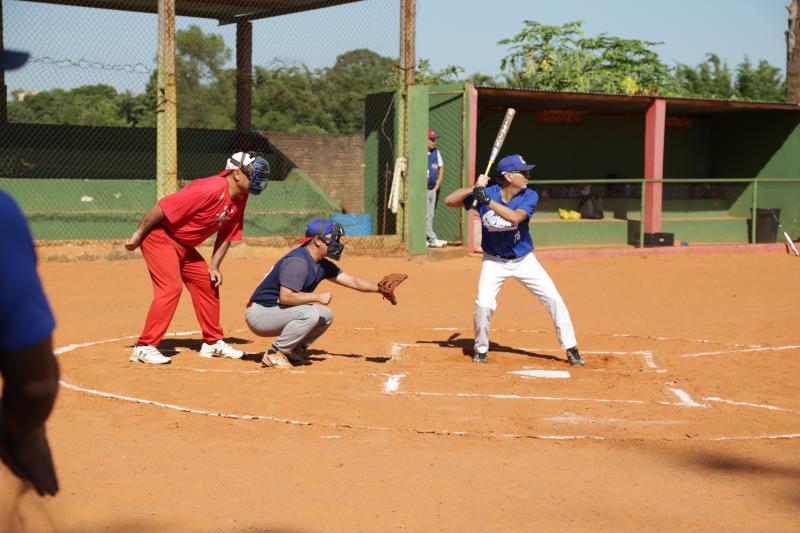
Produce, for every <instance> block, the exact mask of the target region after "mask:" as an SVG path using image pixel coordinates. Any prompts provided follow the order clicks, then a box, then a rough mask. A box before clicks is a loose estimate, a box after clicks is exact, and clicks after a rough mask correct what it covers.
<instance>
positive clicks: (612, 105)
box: [476, 87, 800, 116]
mask: <svg viewBox="0 0 800 533" xmlns="http://www.w3.org/2000/svg"><path fill="white" fill-rule="evenodd" d="M476 89H477V91H478V98H479V102H480V107H481V108H484V109H485V108H493V107H497V108H498V109H503V110H505V109H506V108H507V107H514V108H515V109H516V110H517V111H520V110H526V111H545V110H551V109H564V110H572V111H584V112H601V113H602V112H605V113H612V114H616V113H619V114H631V115H639V114H644V113H645V112H647V108H648V107H649V106H650V104H651V103H652V102H653V100H654V98H656V97H652V96H641V95H634V96H629V95H624V94H601V93H577V92H553V91H538V90H533V89H507V88H502V87H476ZM657 98H659V99H662V100H666V102H667V114H668V115H683V116H686V115H708V114H710V113H724V112H730V111H764V110H775V111H794V112H800V105H798V104H791V103H786V102H760V101H745V100H713V99H707V98H676V97H670V96H661V95H658V96H657Z"/></svg>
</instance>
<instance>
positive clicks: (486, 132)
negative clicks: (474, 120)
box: [476, 99, 644, 179]
mask: <svg viewBox="0 0 800 533" xmlns="http://www.w3.org/2000/svg"><path fill="white" fill-rule="evenodd" d="M479 101H480V99H479ZM504 115H505V110H504V109H481V110H480V114H479V116H478V142H477V147H476V150H477V160H476V171H477V172H483V171H484V170H485V169H486V163H487V162H488V160H489V155H490V153H491V151H492V145H493V144H494V139H495V137H496V135H497V130H498V129H499V127H500V124H501V123H502V121H503V116H504ZM536 115H537V113H535V112H526V111H524V110H518V111H517V115H516V117H515V118H514V122H513V123H512V124H511V129H510V130H509V133H508V137H506V142H505V144H504V145H503V149H502V151H501V154H500V157H502V156H503V155H508V154H511V153H519V154H522V156H523V157H524V158H525V159H527V160H528V162H529V163H535V164H536V165H537V167H536V169H535V170H534V171H533V178H534V179H536V178H539V179H603V178H605V177H606V176H608V175H609V174H616V175H617V176H619V177H627V178H640V177H641V175H642V169H643V168H644V118H643V117H627V116H604V115H586V116H585V117H584V118H583V123H582V124H580V125H567V124H537V123H536ZM495 170H496V168H495V167H493V169H492V171H491V172H492V173H495ZM493 175H494V174H493Z"/></svg>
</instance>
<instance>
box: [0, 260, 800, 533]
mask: <svg viewBox="0 0 800 533" xmlns="http://www.w3.org/2000/svg"><path fill="white" fill-rule="evenodd" d="M282 251H285V250H258V249H253V248H250V249H247V250H243V249H239V250H237V249H235V248H234V249H233V250H232V251H231V253H230V254H229V257H228V258H227V259H226V260H225V263H224V264H223V274H224V275H225V278H224V284H223V287H222V305H223V307H222V321H223V325H224V326H225V330H226V335H227V339H228V341H229V342H230V343H231V344H233V345H235V346H237V347H239V348H241V349H243V350H245V351H246V352H248V354H249V355H248V356H247V357H246V360H243V361H234V360H223V359H213V360H208V359H203V358H200V357H199V356H198V355H197V353H196V350H197V349H198V348H199V344H200V342H201V338H200V336H199V332H198V331H197V330H198V325H197V322H196V319H195V317H194V313H193V310H192V307H191V305H190V301H189V298H188V294H186V293H184V295H183V298H182V300H181V303H180V306H179V308H178V312H177V313H176V315H175V318H174V320H173V322H172V325H171V326H170V330H169V331H170V335H169V336H167V337H166V338H165V340H164V342H163V343H162V345H161V347H162V348H163V349H166V350H168V351H167V353H168V355H171V356H172V364H170V365H164V366H159V367H152V366H148V365H144V364H141V363H132V362H129V361H128V356H129V353H130V346H131V345H132V343H133V342H134V340H135V337H136V336H137V335H138V333H139V332H140V330H141V327H142V325H143V320H144V316H145V312H146V309H147V306H148V305H149V302H150V297H151V287H150V280H149V277H148V275H147V271H146V268H145V265H144V262H143V261H142V260H141V258H140V257H139V256H138V255H136V254H134V255H133V256H132V257H133V259H129V260H106V259H101V260H93V261H66V260H59V256H55V257H54V258H51V260H47V261H43V262H42V263H41V267H40V272H41V275H42V277H43V280H44V282H45V286H46V290H47V292H48V295H49V297H50V299H51V303H52V306H53V308H54V310H55V313H56V315H57V319H58V328H57V330H56V333H55V345H56V346H57V347H58V348H59V361H60V365H61V371H62V380H63V381H62V387H61V390H60V393H59V398H58V402H57V405H56V408H55V410H54V413H53V415H52V417H51V419H50V421H49V423H48V431H49V435H50V441H51V444H52V446H53V450H54V456H55V461H56V463H57V468H58V473H59V476H60V482H61V487H62V488H61V492H60V494H59V495H58V496H57V497H55V498H51V499H46V500H41V499H39V498H37V497H36V496H35V495H34V494H33V493H31V492H30V491H24V490H23V489H22V488H21V487H20V486H19V484H18V483H17V482H16V481H15V480H14V479H13V478H11V477H10V475H9V474H8V473H7V472H5V471H0V494H3V495H4V496H3V497H2V502H1V503H0V516H3V517H5V521H6V524H5V525H0V530H13V529H14V528H16V529H17V530H29V531H48V530H51V531H65V532H86V531H112V532H123V531H146V532H149V531H154V532H155V531H178V532H182V531H233V532H240V531H241V532H246V531H259V532H260V531H283V532H323V531H326V532H327V531H348V532H349V531H369V532H372V531H633V530H637V531H641V530H648V531H674V530H681V531H722V530H724V531H790V530H794V531H797V530H798V528H799V527H800V526H799V524H800V395H799V394H798V386H799V384H800V313H798V311H797V307H798V294H799V293H798V290H797V280H798V277H799V275H800V260H798V259H796V258H793V257H790V256H788V255H785V254H780V253H760V254H705V255H662V256H656V255H642V256H634V257H611V258H590V259H572V260H557V261H556V260H551V261H548V260H547V259H544V258H543V259H542V263H543V265H544V266H545V268H546V269H547V270H548V271H549V273H550V274H551V276H552V277H553V278H554V280H555V282H556V285H557V286H558V288H559V290H560V291H561V294H562V296H563V297H564V299H565V301H566V302H567V305H568V307H569V309H570V313H571V315H572V318H573V321H574V323H575V328H576V331H577V334H578V339H579V346H580V348H581V349H582V352H583V354H584V357H585V359H586V367H585V368H572V367H570V366H569V365H568V364H567V363H566V361H565V354H564V352H563V350H561V348H560V347H559V346H558V342H557V339H556V336H555V333H554V328H553V325H552V323H551V322H550V319H549V317H548V316H547V314H546V312H545V310H544V308H543V307H542V306H541V305H540V304H539V303H538V302H537V301H536V300H535V298H534V297H533V296H532V295H531V294H530V293H528V292H527V291H526V290H525V289H524V288H523V287H522V286H521V285H520V284H518V283H517V282H515V281H513V280H512V281H509V282H508V283H507V284H506V285H505V286H504V288H503V290H502V291H501V293H500V297H499V300H498V310H497V312H496V314H495V315H494V319H493V322H492V348H491V351H490V356H489V358H490V359H489V364H488V365H480V364H475V363H473V362H472V360H471V350H472V338H473V335H472V308H473V302H474V298H475V290H476V284H477V278H478V273H479V271H480V265H481V260H480V258H478V257H461V258H456V259H449V260H443V261H427V260H424V259H407V258H392V259H380V258H370V257H364V256H352V255H351V256H349V257H348V255H347V252H345V255H344V257H343V258H342V261H341V262H340V265H341V266H342V267H343V269H344V270H345V271H346V272H349V273H351V274H355V275H357V276H362V277H367V278H370V279H378V278H380V277H381V276H382V275H383V274H386V273H389V272H395V271H396V272H406V273H408V274H409V279H408V281H407V282H406V283H405V284H403V285H401V286H400V288H399V290H398V295H399V300H400V304H399V305H398V306H396V307H393V306H391V305H390V304H389V303H388V302H386V301H383V300H382V299H381V298H380V296H378V295H373V294H362V293H358V292H355V291H349V290H347V289H344V288H340V287H337V286H335V285H333V284H328V287H330V290H331V291H332V292H333V300H332V302H331V308H332V309H333V311H334V313H335V319H334V323H333V326H332V328H331V330H330V331H329V333H328V334H327V335H325V336H324V337H323V338H321V339H320V340H319V341H318V343H317V344H316V345H315V346H314V350H313V351H312V357H311V361H312V364H311V365H308V366H304V367H296V368H294V369H290V370H281V369H262V368H261V367H260V365H259V364H258V362H257V359H258V357H259V354H260V353H262V352H263V351H264V349H265V348H266V347H267V346H268V345H269V343H270V342H271V339H269V338H266V339H265V338H258V337H256V336H255V335H253V334H252V333H251V332H250V331H249V330H248V329H247V327H246V325H245V323H244V319H243V310H244V304H245V302H246V301H247V300H248V298H249V295H250V293H251V291H252V290H253V289H254V287H255V286H256V285H257V283H258V282H259V281H260V279H261V278H262V277H263V275H264V274H265V272H266V271H267V269H268V268H269V267H270V266H271V265H272V263H273V262H274V261H275V260H276V259H277V258H278V257H279V253H280V252H282ZM123 257H124V254H123ZM62 259H63V258H62ZM535 370H549V371H558V372H556V374H557V375H560V376H562V377H560V378H541V377H533V376H531V375H529V372H528V371H535ZM520 372H521V373H520ZM564 373H567V374H564ZM20 524H22V526H20Z"/></svg>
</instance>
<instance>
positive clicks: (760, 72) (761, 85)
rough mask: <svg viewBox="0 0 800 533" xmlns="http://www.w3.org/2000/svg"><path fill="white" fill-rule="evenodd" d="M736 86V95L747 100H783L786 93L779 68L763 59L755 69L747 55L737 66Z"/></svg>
mask: <svg viewBox="0 0 800 533" xmlns="http://www.w3.org/2000/svg"><path fill="white" fill-rule="evenodd" d="M735 86H736V96H737V97H739V98H742V99H745V100H770V101H781V100H783V99H784V95H785V94H786V88H785V86H784V83H783V80H782V79H781V70H780V69H779V68H777V67H773V66H772V65H770V64H769V63H768V62H767V61H764V60H761V61H759V62H758V67H757V68H755V69H753V66H752V64H751V63H750V59H748V58H747V56H745V58H744V61H743V62H742V63H741V64H740V65H739V66H738V67H737V68H736V83H735Z"/></svg>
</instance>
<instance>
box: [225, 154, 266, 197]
mask: <svg viewBox="0 0 800 533" xmlns="http://www.w3.org/2000/svg"><path fill="white" fill-rule="evenodd" d="M225 168H226V169H229V170H231V169H235V168H239V169H241V170H242V172H244V173H245V174H246V175H247V179H248V180H249V181H250V186H249V187H248V190H249V191H250V194H252V195H253V196H258V195H259V194H261V192H262V191H263V190H264V189H266V188H267V183H268V182H269V178H267V174H269V162H268V161H267V160H266V159H265V158H264V156H263V155H262V154H261V153H259V152H236V153H235V154H233V155H232V156H230V157H229V158H228V163H227V164H226V165H225Z"/></svg>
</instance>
